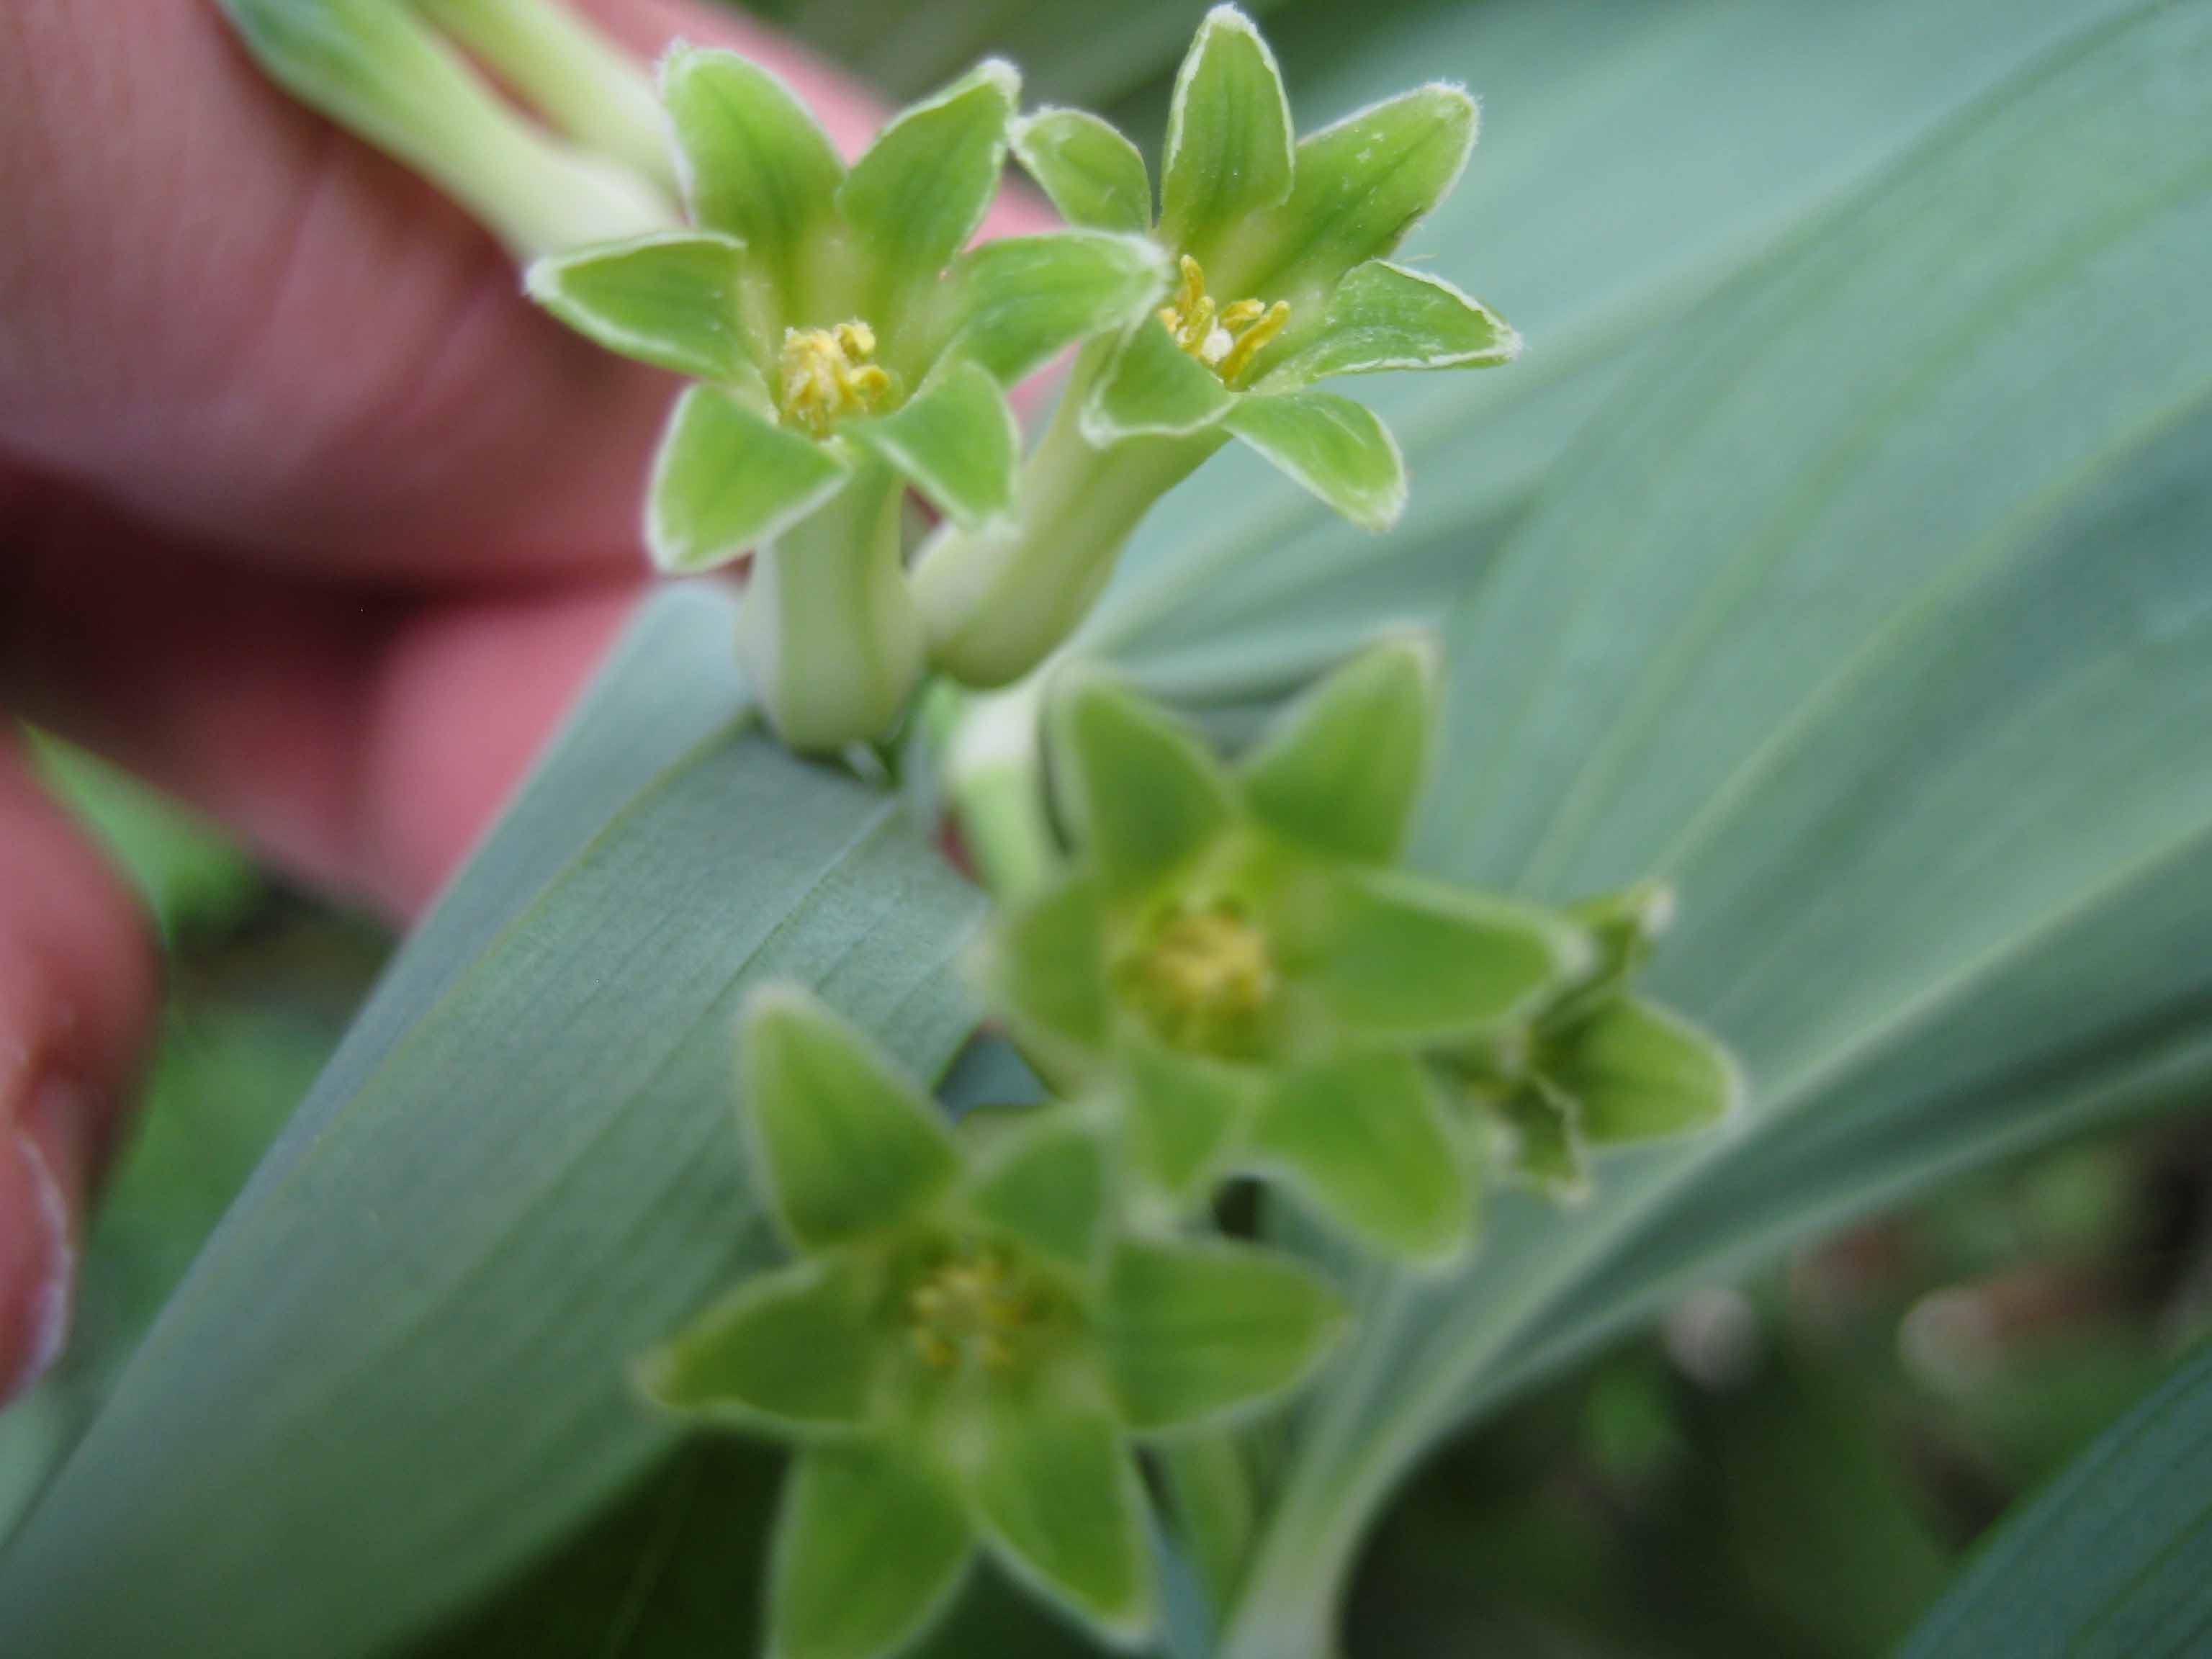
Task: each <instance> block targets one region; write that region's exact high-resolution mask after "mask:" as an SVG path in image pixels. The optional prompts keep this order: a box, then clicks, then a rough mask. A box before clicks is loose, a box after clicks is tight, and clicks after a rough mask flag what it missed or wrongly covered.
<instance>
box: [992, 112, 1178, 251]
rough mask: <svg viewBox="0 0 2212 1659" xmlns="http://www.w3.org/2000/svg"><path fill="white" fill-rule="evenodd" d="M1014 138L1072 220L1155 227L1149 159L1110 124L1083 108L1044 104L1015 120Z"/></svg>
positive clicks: (1094, 225)
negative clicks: (1061, 107) (1045, 106)
mask: <svg viewBox="0 0 2212 1659" xmlns="http://www.w3.org/2000/svg"><path fill="white" fill-rule="evenodd" d="M1012 138H1013V146H1014V156H1015V159H1016V160H1018V161H1020V162H1021V164H1022V166H1023V167H1024V169H1025V170H1026V171H1027V172H1028V173H1029V175H1030V178H1032V179H1036V181H1037V185H1038V188H1040V189H1041V190H1042V191H1044V193H1045V194H1046V195H1047V196H1048V197H1051V199H1052V204H1053V206H1054V207H1055V208H1057V209H1059V210H1060V217H1061V218H1063V219H1065V220H1066V221H1067V222H1068V223H1069V224H1071V225H1081V226H1084V227H1085V228H1089V229H1092V230H1126V231H1134V232H1139V233H1142V232H1144V231H1146V230H1148V229H1150V228H1151V227H1152V180H1151V179H1149V178H1147V177H1146V173H1145V158H1144V157H1143V156H1142V155H1139V154H1138V153H1137V147H1136V146H1135V145H1134V144H1133V143H1130V142H1129V141H1128V140H1127V138H1125V137H1122V136H1121V133H1120V132H1119V131H1116V130H1115V128H1114V127H1113V126H1112V125H1109V123H1107V122H1104V121H1102V120H1100V119H1099V118H1097V116H1095V115H1092V114H1090V113H1088V112H1085V111H1083V110H1079V109H1041V110H1039V111H1038V112H1036V114H1034V115H1031V116H1029V117H1026V118H1024V119H1022V120H1019V121H1017V122H1015V123H1014V125H1013V131H1012Z"/></svg>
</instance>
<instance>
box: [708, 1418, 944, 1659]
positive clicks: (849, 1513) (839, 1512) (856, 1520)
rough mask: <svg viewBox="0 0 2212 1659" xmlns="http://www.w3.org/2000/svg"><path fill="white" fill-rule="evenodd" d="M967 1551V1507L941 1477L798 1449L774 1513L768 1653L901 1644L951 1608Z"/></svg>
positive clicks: (776, 1656) (811, 1656)
mask: <svg viewBox="0 0 2212 1659" xmlns="http://www.w3.org/2000/svg"><path fill="white" fill-rule="evenodd" d="M974 1553H975V1538H974V1534H973V1530H972V1528H971V1526H970V1523H969V1519H968V1513H967V1506H966V1504H963V1502H962V1501H961V1498H960V1496H959V1493H958V1492H957V1491H956V1490H955V1489H954V1488H953V1487H952V1486H951V1484H950V1483H949V1482H948V1481H947V1480H945V1479H944V1478H943V1477H942V1476H940V1475H939V1474H936V1473H935V1472H933V1471H932V1470H930V1469H927V1468H924V1467H922V1466H921V1465H920V1464H918V1463H916V1462H913V1461H911V1460H909V1459H906V1458H902V1457H900V1456H898V1455H896V1454H894V1453H891V1452H889V1451H885V1450H882V1449H876V1448H872V1447H860V1446H834V1447H832V1446H817V1447H811V1448H809V1449H807V1450H806V1451H805V1452H803V1453H801V1454H800V1455H799V1459H798V1461H797V1462H794V1463H793V1465H792V1469H791V1474H789V1475H788V1476H787V1480H786V1485H785V1487H784V1497H783V1505H782V1510H781V1513H780V1514H779V1515H778V1516H776V1522H775V1545H774V1553H773V1555H772V1557H771V1559H770V1563H769V1620H768V1623H769V1640H768V1647H769V1656H770V1659H881V1656H883V1655H885V1654H888V1653H890V1652H892V1651H893V1650H897V1649H900V1648H903V1647H904V1646H905V1645H906V1644H908V1642H909V1641H911V1640H912V1639H913V1638H915V1637H916V1636H919V1635H920V1634H921V1632H923V1631H924V1630H926V1629H927V1627H928V1626H931V1625H933V1624H934V1623H935V1622H936V1620H937V1619H938V1617H939V1615H940V1614H941V1613H943V1612H944V1610H945V1607H947V1606H948V1605H950V1603H951V1600H952V1595H953V1592H954V1591H955V1590H957V1589H959V1587H960V1581H961V1579H962V1577H963V1576H964V1575H965V1572H966V1570H967V1566H968V1564H969V1560H970V1559H972V1558H973V1556H974ZM735 1565H736V1564H734V1563H733V1564H732V1567H733V1570H734V1567H735Z"/></svg>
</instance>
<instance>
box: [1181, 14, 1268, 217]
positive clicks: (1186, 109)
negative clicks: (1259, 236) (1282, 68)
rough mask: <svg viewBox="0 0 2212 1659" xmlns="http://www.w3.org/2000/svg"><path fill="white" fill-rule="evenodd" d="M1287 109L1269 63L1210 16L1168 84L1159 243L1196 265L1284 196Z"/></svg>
mask: <svg viewBox="0 0 2212 1659" xmlns="http://www.w3.org/2000/svg"><path fill="white" fill-rule="evenodd" d="M1290 192H1291V106H1290V100H1289V99H1288V98H1287V97H1285V94H1284V92H1283V77H1282V76H1281V74H1280V73H1279V71H1278V70H1276V68H1275V55H1274V54H1273V52H1269V51H1268V50H1267V42H1266V41H1265V40H1261V38H1260V31H1259V30H1257V29H1256V28H1255V27H1252V21H1251V20H1250V19H1249V18H1248V17H1246V16H1245V15H1244V14H1243V12H1241V11H1239V10H1237V8H1236V7H1234V6H1216V7H1215V8H1214V9H1212V11H1210V12H1208V13H1206V21H1204V22H1203V23H1201V24H1200V25H1199V28H1198V37H1197V39H1195V40H1193V41H1192V42H1191V46H1190V52H1189V55H1188V57H1186V58H1184V59H1183V60H1182V70H1180V72H1178V73H1177V75H1176V84H1175V101H1174V103H1173V105H1172V106H1170V109H1169V111H1168V137H1167V149H1166V155H1165V159H1164V162H1163V164H1162V167H1161V183H1160V240H1162V241H1164V243H1166V244H1167V245H1168V246H1170V247H1173V248H1181V249H1185V250H1188V251H1189V252H1194V253H1197V254H1198V255H1199V256H1200V258H1204V257H1205V256H1206V252H1208V250H1209V249H1210V248H1211V247H1212V246H1213V244H1214V243H1215V242H1216V241H1217V240H1218V239H1219V238H1220V237H1221V236H1223V235H1224V234H1226V233H1228V232H1230V231H1231V230H1233V229H1234V228H1236V226H1237V222H1238V221H1240V220H1241V219H1243V217H1244V216H1245V215H1247V214H1249V213H1254V212H1256V211H1258V210H1261V209H1262V208H1268V207H1273V206H1274V205H1275V204H1278V203H1279V202H1281V201H1282V200H1283V198H1284V197H1286V196H1288V195H1289V194H1290Z"/></svg>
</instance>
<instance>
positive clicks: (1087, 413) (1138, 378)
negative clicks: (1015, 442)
mask: <svg viewBox="0 0 2212 1659" xmlns="http://www.w3.org/2000/svg"><path fill="white" fill-rule="evenodd" d="M1236 402H1237V398H1235V396H1234V395H1233V394H1232V393H1231V392H1230V390H1229V388H1228V387H1226V386H1223V385H1222V384H1221V380H1220V377H1219V376H1218V375H1216V374H1214V372H1213V371H1212V369H1210V368H1207V367H1206V365H1205V364H1203V363H1201V362H1199V361H1198V359H1197V358H1195V357H1194V356H1191V355H1190V354H1189V353H1188V352H1187V351H1185V350H1183V349H1182V347H1180V346H1178V345H1177V344H1176V343H1175V336H1173V335H1172V334H1170V333H1169V332H1168V331H1167V330H1166V329H1164V328H1163V327H1161V326H1160V325H1158V323H1156V322H1151V321H1146V322H1139V323H1138V324H1137V325H1135V326H1134V327H1133V328H1132V329H1131V330H1130V331H1129V332H1128V333H1127V335H1125V336H1124V337H1122V339H1121V343H1119V344H1118V345H1117V346H1116V347H1115V351H1114V356H1113V357H1112V358H1111V360H1110V361H1109V362H1108V363H1107V365H1106V368H1105V369H1104V371H1103V373H1102V374H1100V375H1099V377H1098V383H1097V385H1096V386H1093V387H1092V388H1091V396H1090V398H1089V399H1088V400H1087V401H1086V402H1085V404H1084V405H1083V410H1082V421H1083V435H1084V437H1085V438H1086V439H1087V440H1089V441H1090V442H1091V444H1093V445H1094V446H1096V447H1098V448H1101V449H1103V448H1104V447H1107V446H1108V445H1109V444H1115V443H1119V442H1120V441H1121V440H1123V439H1125V438H1135V437H1155V438H1188V437H1192V436H1194V435H1198V434H1201V433H1204V432H1205V431H1206V429H1207V428H1210V427H1213V426H1216V425H1218V423H1219V422H1220V420H1221V417H1222V416H1225V415H1226V414H1227V413H1228V412H1229V410H1230V408H1231V405H1233V404H1235V403H1236Z"/></svg>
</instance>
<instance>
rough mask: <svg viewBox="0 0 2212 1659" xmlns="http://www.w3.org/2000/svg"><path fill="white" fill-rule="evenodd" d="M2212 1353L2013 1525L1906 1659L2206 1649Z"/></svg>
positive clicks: (2201, 1353)
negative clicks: (2200, 1646)
mask: <svg viewBox="0 0 2212 1659" xmlns="http://www.w3.org/2000/svg"><path fill="white" fill-rule="evenodd" d="M2208 1491H2212V1344H2203V1343H2201V1344H2199V1345H2198V1346H2197V1349H2196V1351H2195V1352H2193V1353H2192V1354H2191V1356H2190V1357H2189V1358H2186V1359H2185V1360H2184V1361H2183V1362H2182V1363H2181V1364H2180V1365H2179V1367H2178V1368H2177V1369H2176V1370H2175V1371H2174V1373H2173V1375H2172V1376H2171V1377H2170V1378H2169V1379H2167V1381H2166V1383H2164V1384H2163V1385H2161V1386H2160V1388H2159V1389H2156V1390H2155V1391H2154V1393H2153V1394H2152V1395H2150V1397H2149V1398H2148V1399H2147V1400H2145V1401H2143V1402H2142V1404H2141V1405H2139V1406H2137V1407H2136V1408H2135V1409H2134V1410H2133V1411H2131V1412H2130V1413H2128V1414H2127V1416H2126V1417H2124V1419H2121V1420H2120V1421H2119V1422H2118V1424H2116V1425H2113V1427H2112V1429H2110V1430H2109V1431H2106V1433H2105V1435H2104V1436H2103V1437H2101V1438H2100V1439H2099V1440H2098V1441H2097V1442H2096V1443H2095V1444H2094V1445H2093V1446H2091V1447H2090V1448H2089V1449H2087V1451H2085V1452H2083V1453H2082V1454H2081V1455H2080V1456H2079V1457H2077V1458H2075V1460H2074V1462H2072V1463H2071V1464H2069V1466H2068V1467H2067V1468H2066V1470H2065V1472H2064V1473H2063V1474H2061V1475H2060V1476H2059V1477H2058V1479H2057V1480H2055V1481H2054V1482H2052V1483H2051V1486H2048V1487H2047V1488H2045V1490H2044V1492H2042V1493H2041V1494H2040V1495H2039V1496H2038V1497H2037V1498H2035V1500H2034V1501H2033V1503H2031V1504H2026V1505H2024V1506H2023V1507H2022V1509H2021V1512H2020V1513H2018V1514H2016V1515H2014V1516H2010V1517H2008V1519H2007V1520H2006V1521H2005V1522H2004V1523H2003V1525H2002V1526H2001V1527H2000V1528H1998V1529H1997V1532H1996V1536H1995V1537H1994V1538H1992V1539H1991V1540H1990V1541H1989V1542H1988V1543H1987V1544H1985V1545H1984V1546H1983V1547H1981V1549H1980V1550H1979V1551H1978V1553H1977V1554H1976V1555H1975V1557H1974V1559H1973V1560H1972V1563H1971V1564H1970V1565H1968V1567H1967V1569H1966V1571H1965V1573H1964V1574H1963V1575H1961V1576H1960V1579H1959V1581H1958V1583H1956V1584H1955V1585H1954V1586H1953V1588H1952V1589H1951V1591H1950V1593H1949V1594H1948V1595H1945V1596H1944V1598H1943V1599H1942V1601H1940V1602H1938V1603H1937V1604H1936V1609H1935V1611H1934V1612H1932V1613H1929V1615H1928V1617H1927V1619H1926V1620H1924V1621H1923V1623H1922V1624H1921V1626H1920V1627H1919V1628H1918V1629H1917V1630H1916V1631H1915V1632H1913V1634H1912V1638H1911V1640H1910V1641H1908V1642H1907V1643H1906V1644H1905V1646H1904V1648H1903V1649H1902V1650H1900V1659H1979V1656H1982V1655H1984V1654H1996V1653H2002V1654H2005V1655H2008V1656H2017V1659H2137V1656H2148V1655H2152V1654H2166V1655H2176V1656H2179V1655H2181V1654H2185V1653H2189V1652H2192V1651H2194V1650H2196V1649H2197V1647H2198V1646H2199V1645H2201V1644H2202V1642H2203V1632H2204V1627H2205V1620H2206V1618H2207V1616H2208V1614H2212V1605H2208V1602H2209V1601H2212V1592H2208V1589H2207V1586H2206V1583H2205V1577H2204V1532H2205V1525H2206V1514H2205V1503H2204V1495H2205V1493H2206V1492H2208Z"/></svg>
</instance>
